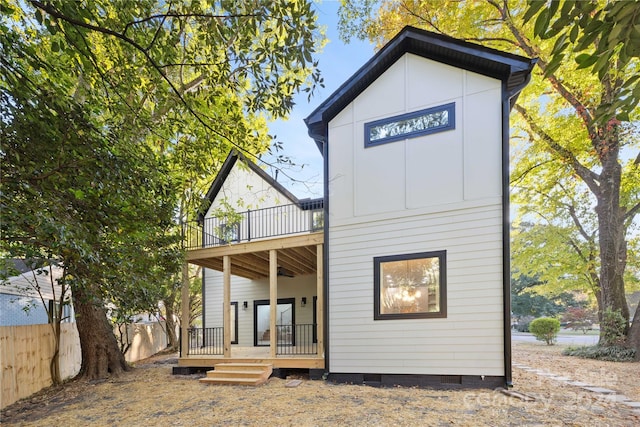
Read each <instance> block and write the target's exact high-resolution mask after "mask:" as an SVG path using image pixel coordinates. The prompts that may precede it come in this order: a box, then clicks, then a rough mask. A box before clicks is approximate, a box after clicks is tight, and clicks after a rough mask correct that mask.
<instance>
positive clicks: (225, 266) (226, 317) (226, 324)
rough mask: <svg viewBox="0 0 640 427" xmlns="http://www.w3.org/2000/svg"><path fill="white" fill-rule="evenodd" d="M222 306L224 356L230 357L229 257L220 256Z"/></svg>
mask: <svg viewBox="0 0 640 427" xmlns="http://www.w3.org/2000/svg"><path fill="white" fill-rule="evenodd" d="M222 274H223V279H222V280H223V287H224V290H223V298H222V299H223V303H222V305H223V308H222V326H223V329H222V330H223V331H224V357H231V257H230V256H229V255H225V256H223V257H222Z"/></svg>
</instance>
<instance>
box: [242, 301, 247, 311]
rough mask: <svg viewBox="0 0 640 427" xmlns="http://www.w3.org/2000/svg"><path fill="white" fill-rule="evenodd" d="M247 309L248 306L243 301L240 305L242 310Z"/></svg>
mask: <svg viewBox="0 0 640 427" xmlns="http://www.w3.org/2000/svg"><path fill="white" fill-rule="evenodd" d="M248 307H249V304H248V303H247V302H246V301H245V302H243V303H242V309H243V310H246V309H247V308H248Z"/></svg>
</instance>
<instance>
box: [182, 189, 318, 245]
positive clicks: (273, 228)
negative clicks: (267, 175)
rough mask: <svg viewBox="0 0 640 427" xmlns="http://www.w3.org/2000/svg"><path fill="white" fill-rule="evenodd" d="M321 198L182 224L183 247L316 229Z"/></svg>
mask: <svg viewBox="0 0 640 427" xmlns="http://www.w3.org/2000/svg"><path fill="white" fill-rule="evenodd" d="M323 214H324V211H323V202H322V200H318V201H314V203H312V204H311V205H310V206H305V208H302V207H301V206H299V205H296V204H290V205H280V206H274V207H271V208H264V209H256V210H247V211H245V212H233V213H227V214H222V215H220V216H216V217H210V218H205V219H204V220H202V221H192V222H188V223H185V224H183V233H184V246H185V249H199V248H210V247H213V246H222V245H227V244H230V243H238V242H249V241H251V240H256V239H264V238H269V237H279V236H285V235H291V234H298V233H305V232H313V231H319V230H321V229H322V227H323V226H324V217H323Z"/></svg>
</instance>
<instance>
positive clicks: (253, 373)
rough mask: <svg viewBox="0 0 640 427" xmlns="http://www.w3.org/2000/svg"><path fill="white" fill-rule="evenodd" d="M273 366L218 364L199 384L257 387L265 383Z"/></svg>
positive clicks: (264, 364) (260, 364)
mask: <svg viewBox="0 0 640 427" xmlns="http://www.w3.org/2000/svg"><path fill="white" fill-rule="evenodd" d="M272 372H273V365H271V364H266V363H218V364H216V365H214V370H213V371H208V372H207V376H206V377H205V378H201V379H200V382H201V383H204V384H219V385H223V384H224V385H252V386H257V385H261V384H264V383H265V382H267V380H268V379H269V377H270V376H271V373H272Z"/></svg>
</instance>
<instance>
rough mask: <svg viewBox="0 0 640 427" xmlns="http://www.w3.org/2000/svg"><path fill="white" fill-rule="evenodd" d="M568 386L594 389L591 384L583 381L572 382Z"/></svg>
mask: <svg viewBox="0 0 640 427" xmlns="http://www.w3.org/2000/svg"><path fill="white" fill-rule="evenodd" d="M567 384H569V385H573V386H576V387H593V386H592V385H591V384H589V383H583V382H581V381H572V382H569V383H567Z"/></svg>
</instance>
